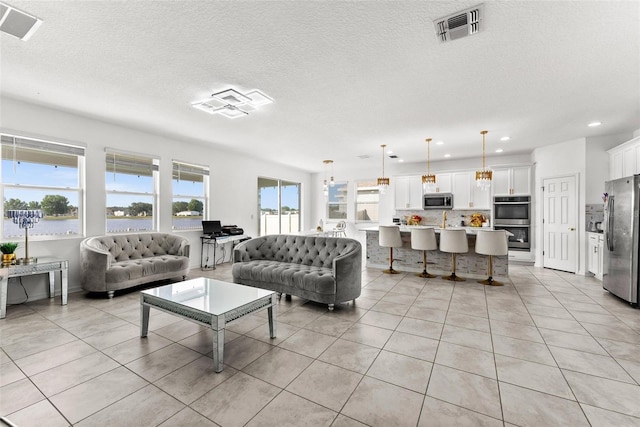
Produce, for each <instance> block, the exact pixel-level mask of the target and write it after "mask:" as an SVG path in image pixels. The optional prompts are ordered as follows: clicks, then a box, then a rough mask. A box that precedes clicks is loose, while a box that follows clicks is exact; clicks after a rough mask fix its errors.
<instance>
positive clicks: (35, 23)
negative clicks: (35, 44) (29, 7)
mask: <svg viewBox="0 0 640 427" xmlns="http://www.w3.org/2000/svg"><path fill="white" fill-rule="evenodd" d="M41 24H42V20H41V19H38V18H36V17H35V16H33V15H29V14H28V13H25V12H22V11H21V10H18V9H16V8H14V7H12V6H9V5H8V4H6V3H0V31H2V32H3V33H7V34H9V35H12V36H14V37H17V38H19V39H20V40H29V37H31V36H32V35H33V33H35V32H36V30H37V29H38V27H39V26H40V25H41Z"/></svg>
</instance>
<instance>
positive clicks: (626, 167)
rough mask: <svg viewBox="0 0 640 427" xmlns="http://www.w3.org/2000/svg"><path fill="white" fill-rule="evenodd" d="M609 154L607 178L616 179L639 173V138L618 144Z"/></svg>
mask: <svg viewBox="0 0 640 427" xmlns="http://www.w3.org/2000/svg"><path fill="white" fill-rule="evenodd" d="M607 152H608V153H609V178H610V179H618V178H622V177H625V176H631V175H635V174H639V173H640V137H636V138H633V139H632V140H630V141H627V142H625V143H624V144H620V145H618V146H617V147H614V148H612V149H611V150H609V151H607Z"/></svg>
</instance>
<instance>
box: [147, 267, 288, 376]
mask: <svg viewBox="0 0 640 427" xmlns="http://www.w3.org/2000/svg"><path fill="white" fill-rule="evenodd" d="M275 302H276V293H275V292H272V291H266V290H264V289H259V288H253V287H250V286H244V285H238V284H235V283H228V282H223V281H220V280H215V279H208V278H205V277H201V278H198V279H192V280H187V281H184V282H179V283H172V284H170V285H165V286H160V287H157V288H152V289H147V290H145V291H142V292H141V295H140V318H141V319H140V320H141V322H140V336H141V337H146V336H147V332H148V330H149V311H150V308H151V307H153V308H156V309H158V310H161V311H164V312H166V313H170V314H173V315H175V316H178V317H180V318H182V319H185V320H189V321H191V322H194V323H197V324H200V325H203V326H207V327H210V328H211V329H213V363H214V366H215V370H216V372H221V371H222V366H223V365H222V362H223V361H224V329H225V326H226V325H227V323H230V322H232V321H234V320H236V319H239V318H240V317H242V316H244V315H246V314H250V313H253V312H256V311H259V310H263V309H265V308H266V309H267V310H268V314H269V335H270V336H271V338H275V337H276V311H275V310H274V305H275Z"/></svg>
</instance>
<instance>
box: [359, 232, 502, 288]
mask: <svg viewBox="0 0 640 427" xmlns="http://www.w3.org/2000/svg"><path fill="white" fill-rule="evenodd" d="M414 228H428V227H425V226H420V225H417V226H400V236H401V237H402V247H401V248H393V268H394V269H396V270H398V271H407V272H415V273H420V272H421V271H422V268H423V264H422V251H421V250H416V249H411V230H412V229H414ZM432 228H434V229H435V232H436V239H437V240H438V247H439V246H440V230H441V228H438V227H432ZM447 228H448V229H463V230H465V231H466V233H467V239H468V240H469V252H467V253H465V254H458V255H457V256H456V274H457V275H459V276H461V277H466V278H473V279H486V278H487V276H488V275H489V256H488V255H480V254H477V253H476V251H475V246H476V235H477V233H478V230H483V229H484V230H491V228H480V227H447ZM361 231H364V232H365V233H366V242H367V243H366V251H367V255H366V256H367V263H366V264H367V267H374V268H383V269H384V268H388V267H389V248H386V247H380V245H379V244H378V242H379V240H378V239H379V232H378V227H369V228H364V229H361ZM508 261H509V256H508V255H504V256H494V257H493V276H494V277H497V276H502V277H506V276H508V275H509V262H508ZM427 262H428V265H427V270H429V273H432V274H438V275H448V274H450V273H451V254H450V253H446V252H440V251H439V250H436V251H427Z"/></svg>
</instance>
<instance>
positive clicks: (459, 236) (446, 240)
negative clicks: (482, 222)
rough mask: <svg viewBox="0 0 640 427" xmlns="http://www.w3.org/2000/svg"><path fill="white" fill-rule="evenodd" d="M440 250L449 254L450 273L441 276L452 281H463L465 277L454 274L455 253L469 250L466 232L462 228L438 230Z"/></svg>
mask: <svg viewBox="0 0 640 427" xmlns="http://www.w3.org/2000/svg"><path fill="white" fill-rule="evenodd" d="M440 250H441V251H442V252H448V253H450V254H451V275H450V276H442V278H443V279H445V280H451V281H453V282H464V281H465V280H466V279H464V278H462V277H458V276H456V254H464V253H467V252H469V242H468V241H467V232H466V231H464V230H447V229H442V230H440Z"/></svg>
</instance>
